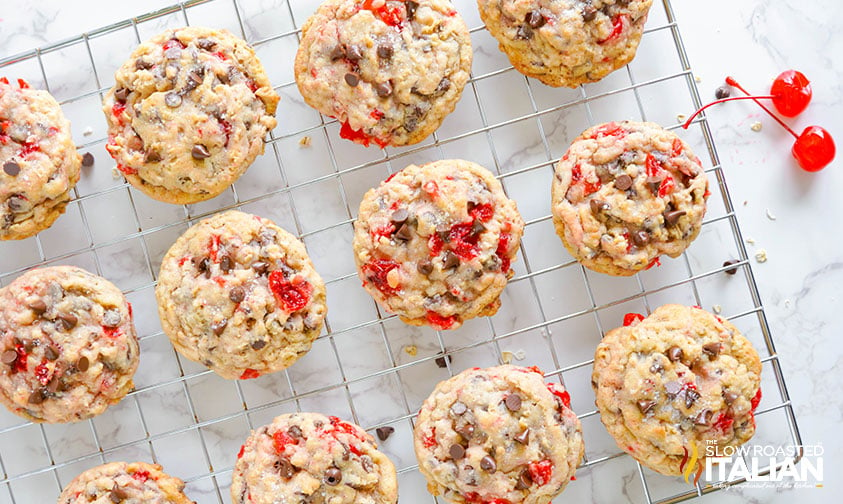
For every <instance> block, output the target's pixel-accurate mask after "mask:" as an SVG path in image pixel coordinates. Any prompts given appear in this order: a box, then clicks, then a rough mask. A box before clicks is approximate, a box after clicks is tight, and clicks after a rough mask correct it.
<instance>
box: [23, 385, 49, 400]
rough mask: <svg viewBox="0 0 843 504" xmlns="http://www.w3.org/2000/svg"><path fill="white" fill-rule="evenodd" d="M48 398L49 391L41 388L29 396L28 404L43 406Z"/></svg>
mask: <svg viewBox="0 0 843 504" xmlns="http://www.w3.org/2000/svg"><path fill="white" fill-rule="evenodd" d="M46 398H47V389H43V388H39V389H37V390H35V391H34V392H33V393H31V394H29V399H28V400H27V402H28V403H29V404H41V403H42V402H44V399H46Z"/></svg>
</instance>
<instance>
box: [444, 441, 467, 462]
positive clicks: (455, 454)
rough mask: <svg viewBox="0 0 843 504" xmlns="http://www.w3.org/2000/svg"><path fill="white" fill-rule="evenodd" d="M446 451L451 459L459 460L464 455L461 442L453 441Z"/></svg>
mask: <svg viewBox="0 0 843 504" xmlns="http://www.w3.org/2000/svg"><path fill="white" fill-rule="evenodd" d="M448 453H449V454H450V455H451V458H452V459H454V460H460V459H461V458H463V457H465V448H464V447H463V446H462V445H461V444H456V443H454V444H452V445H451V448H449V449H448Z"/></svg>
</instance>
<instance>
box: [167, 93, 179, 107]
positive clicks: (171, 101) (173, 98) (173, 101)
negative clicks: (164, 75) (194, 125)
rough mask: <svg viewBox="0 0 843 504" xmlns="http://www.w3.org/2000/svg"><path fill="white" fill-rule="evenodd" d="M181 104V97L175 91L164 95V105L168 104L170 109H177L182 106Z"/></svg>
mask: <svg viewBox="0 0 843 504" xmlns="http://www.w3.org/2000/svg"><path fill="white" fill-rule="evenodd" d="M181 102H182V97H181V95H180V94H178V93H176V92H174V91H170V92H169V93H167V94H165V95H164V103H166V104H167V106H168V107H172V108H176V107H178V106H179V105H181Z"/></svg>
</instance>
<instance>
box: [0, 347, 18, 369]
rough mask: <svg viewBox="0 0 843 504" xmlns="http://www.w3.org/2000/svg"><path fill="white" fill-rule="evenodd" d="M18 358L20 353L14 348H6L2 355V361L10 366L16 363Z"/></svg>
mask: <svg viewBox="0 0 843 504" xmlns="http://www.w3.org/2000/svg"><path fill="white" fill-rule="evenodd" d="M16 360H18V353H17V352H16V351H14V350H6V351H5V352H3V355H2V356H0V361H2V362H3V364H6V365H8V366H11V365H12V364H14V363H15V361H16Z"/></svg>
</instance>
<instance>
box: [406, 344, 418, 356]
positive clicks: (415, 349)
mask: <svg viewBox="0 0 843 504" xmlns="http://www.w3.org/2000/svg"><path fill="white" fill-rule="evenodd" d="M404 351H405V352H407V354H408V355H412V356H413V357H415V356H416V354H418V353H419V348H418V347H417V346H416V345H407V346H405V347H404Z"/></svg>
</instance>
